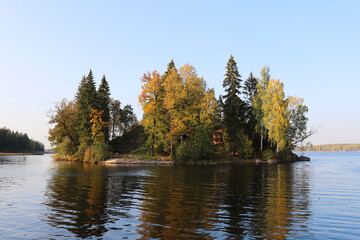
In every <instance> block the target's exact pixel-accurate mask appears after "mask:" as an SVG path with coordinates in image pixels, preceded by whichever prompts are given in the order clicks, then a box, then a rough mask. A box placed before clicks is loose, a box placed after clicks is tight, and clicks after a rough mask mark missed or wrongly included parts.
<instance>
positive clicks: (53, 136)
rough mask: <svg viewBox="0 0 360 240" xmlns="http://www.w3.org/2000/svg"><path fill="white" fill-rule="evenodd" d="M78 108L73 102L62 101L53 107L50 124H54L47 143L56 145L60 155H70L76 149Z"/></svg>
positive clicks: (77, 140)
mask: <svg viewBox="0 0 360 240" xmlns="http://www.w3.org/2000/svg"><path fill="white" fill-rule="evenodd" d="M78 115H79V108H78V105H77V104H75V103H74V102H73V101H70V102H68V101H67V100H66V99H63V100H62V101H61V102H59V103H57V104H56V105H55V111H51V113H50V116H49V117H50V121H49V123H50V124H55V126H54V128H52V129H50V130H49V141H50V142H51V143H52V145H56V147H57V149H58V151H59V153H60V154H61V155H64V156H65V155H72V154H74V153H75V152H76V151H77V149H78V144H79V134H78V131H77V128H78V123H79V119H78Z"/></svg>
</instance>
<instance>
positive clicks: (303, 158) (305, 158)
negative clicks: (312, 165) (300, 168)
mask: <svg viewBox="0 0 360 240" xmlns="http://www.w3.org/2000/svg"><path fill="white" fill-rule="evenodd" d="M298 161H310V158H309V157H305V156H300V157H299V160H298Z"/></svg>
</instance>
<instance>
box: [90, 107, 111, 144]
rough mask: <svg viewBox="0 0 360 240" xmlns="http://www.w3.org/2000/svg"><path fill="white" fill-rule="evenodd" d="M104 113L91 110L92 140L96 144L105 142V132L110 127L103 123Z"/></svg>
mask: <svg viewBox="0 0 360 240" xmlns="http://www.w3.org/2000/svg"><path fill="white" fill-rule="evenodd" d="M103 113H104V111H99V110H96V109H91V113H90V117H91V120H90V123H91V124H92V125H91V138H92V139H93V140H94V143H100V142H105V135H104V132H103V130H104V129H105V128H106V127H107V126H108V123H107V122H104V121H103V119H102V114H103Z"/></svg>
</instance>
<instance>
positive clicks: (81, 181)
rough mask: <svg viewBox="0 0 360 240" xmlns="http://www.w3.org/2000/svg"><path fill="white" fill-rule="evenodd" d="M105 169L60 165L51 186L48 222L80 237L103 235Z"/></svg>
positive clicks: (49, 187) (82, 165)
mask: <svg viewBox="0 0 360 240" xmlns="http://www.w3.org/2000/svg"><path fill="white" fill-rule="evenodd" d="M105 176H106V168H104V167H102V166H91V165H85V164H76V163H75V164H71V163H70V164H69V163H60V164H59V165H58V167H57V168H56V169H55V172H54V173H53V175H52V178H51V179H50V181H49V183H48V191H47V193H46V195H47V197H48V200H47V201H46V202H45V204H46V205H47V206H49V207H50V210H51V211H50V213H48V214H47V215H46V219H45V220H46V221H47V222H48V223H49V224H50V225H51V226H53V227H57V228H64V229H67V230H68V231H70V232H72V233H73V234H75V235H76V236H78V237H81V238H85V237H88V236H101V235H102V233H104V232H105V231H106V228H105V226H104V224H105V223H106V213H105V211H104V209H105V204H106V199H107V181H106V177H105Z"/></svg>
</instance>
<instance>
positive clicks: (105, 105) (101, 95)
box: [96, 75, 110, 142]
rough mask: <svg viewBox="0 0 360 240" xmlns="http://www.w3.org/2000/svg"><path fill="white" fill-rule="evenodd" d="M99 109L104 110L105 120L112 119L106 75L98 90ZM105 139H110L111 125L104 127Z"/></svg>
mask: <svg viewBox="0 0 360 240" xmlns="http://www.w3.org/2000/svg"><path fill="white" fill-rule="evenodd" d="M96 97H97V110H99V111H103V114H102V119H103V121H104V122H107V123H108V122H109V121H110V88H109V84H108V82H107V81H106V77H105V75H104V76H103V77H102V79H101V83H100V86H99V88H98V90H97V96H96ZM103 133H104V137H105V141H106V142H108V141H109V125H107V126H106V127H104V129H103Z"/></svg>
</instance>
